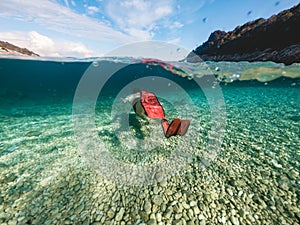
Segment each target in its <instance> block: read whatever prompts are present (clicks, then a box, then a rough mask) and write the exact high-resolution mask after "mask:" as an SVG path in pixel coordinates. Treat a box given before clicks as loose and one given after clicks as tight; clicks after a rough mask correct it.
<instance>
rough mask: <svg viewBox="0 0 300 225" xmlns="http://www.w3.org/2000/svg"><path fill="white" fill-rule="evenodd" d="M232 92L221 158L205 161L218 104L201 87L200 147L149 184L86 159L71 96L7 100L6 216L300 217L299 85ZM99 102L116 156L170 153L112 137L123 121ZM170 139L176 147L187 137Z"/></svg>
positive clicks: (147, 158) (62, 219) (42, 219)
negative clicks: (125, 180) (105, 172)
mask: <svg viewBox="0 0 300 225" xmlns="http://www.w3.org/2000/svg"><path fill="white" fill-rule="evenodd" d="M223 94H224V100H225V106H226V118H227V124H226V130H225V136H224V138H223V143H222V145H221V151H220V152H218V155H217V157H216V158H215V160H214V161H213V162H212V163H211V164H210V165H208V167H206V168H203V167H201V166H199V165H201V164H200V160H201V154H203V151H205V148H204V147H203V146H205V143H206V140H207V131H208V130H209V128H210V123H209V122H208V121H210V111H209V108H208V106H207V105H206V104H205V103H204V100H205V99H202V98H201V97H199V98H198V99H197V95H194V101H195V102H196V103H197V104H198V106H199V108H200V109H199V111H198V112H197V113H196V114H195V115H194V117H195V118H196V120H197V121H199V127H197V126H196V128H194V127H193V125H191V128H190V129H191V131H192V130H193V129H196V130H197V129H198V130H197V131H198V132H199V136H197V137H194V140H195V141H196V142H197V144H198V145H197V146H196V148H195V149H193V150H194V151H195V154H194V155H193V157H192V158H191V159H190V161H189V163H188V164H186V165H185V166H184V167H182V168H181V170H179V171H177V172H176V173H174V174H172V176H170V177H168V179H167V180H162V181H161V182H158V183H154V184H149V185H144V186H130V185H129V186H128V185H125V184H121V183H118V182H115V181H114V180H110V179H108V178H107V177H106V176H102V175H101V174H99V173H97V172H96V171H95V169H94V168H93V167H92V166H91V165H90V164H87V163H85V162H84V160H82V157H81V156H80V154H79V153H80V151H79V149H78V146H77V142H76V140H75V136H74V125H73V121H72V105H71V104H70V103H63V102H62V103H61V104H58V103H52V104H42V105H34V104H32V103H31V104H26V102H25V103H24V102H23V103H22V104H21V103H20V104H19V103H18V102H16V101H14V102H10V103H7V104H6V103H5V102H2V103H1V104H2V107H1V108H0V134H1V135H0V223H1V224H201V225H204V224H234V225H237V224H289V225H290V224H295V225H296V224H299V221H300V196H299V195H300V188H299V187H300V180H299V172H300V165H299V164H300V154H299V146H300V136H299V135H300V126H299V125H300V99H299V96H300V89H299V88H297V86H291V87H270V86H268V85H266V86H260V87H251V86H243V87H238V86H230V85H228V86H224V87H223ZM105 104H106V103H104V105H105ZM97 107H98V108H97V109H98V110H99V109H100V110H99V111H98V112H97V113H96V124H97V133H98V135H99V137H100V138H101V139H102V140H103V141H104V142H106V146H108V148H110V149H111V154H112V155H114V156H115V157H117V158H118V157H119V158H118V159H121V160H125V161H126V162H129V163H134V162H133V161H132V160H137V161H138V160H141V159H144V161H142V162H141V161H138V163H142V165H144V164H145V165H146V164H147V162H149V163H152V161H151V160H154V161H155V160H158V161H159V160H160V157H168V154H169V153H165V152H163V153H161V151H159V150H158V151H157V152H154V153H153V152H142V153H139V154H137V153H134V152H132V154H128V152H124V149H122V151H120V149H121V148H119V147H118V144H115V143H113V140H114V137H113V136H112V133H113V131H114V129H115V126H116V123H117V120H116V122H114V123H111V118H110V117H109V116H108V112H107V111H108V110H106V109H104V108H103V109H102V111H101V107H104V106H101V105H100V106H97ZM182 107H183V108H184V107H185V106H182ZM166 108H167V109H166V113H168V115H169V116H170V117H173V116H176V115H175V114H174V115H172V110H171V109H168V107H167V105H166ZM142 123H143V121H142ZM144 123H146V124H145V126H146V127H147V126H148V127H149V126H151V124H150V125H149V124H148V123H147V121H146V122H145V121H144ZM150 128H151V127H150ZM142 132H143V130H142ZM145 132H147V131H145ZM188 135H189V133H187V137H188ZM137 136H138V134H137ZM144 138H145V139H146V138H147V135H146V136H145V137H144ZM183 140H184V139H183ZM161 141H162V142H161V144H162V145H163V146H164V147H163V148H165V149H171V151H172V146H173V145H177V144H178V143H181V141H182V140H181V139H180V137H172V138H170V139H162V140H161ZM168 146H169V147H168ZM125 151H126V149H125ZM171 151H170V152H171ZM122 154H123V155H124V157H123V158H122ZM134 154H135V156H134V157H131V158H130V156H132V155H134ZM164 154H165V155H164ZM143 163H144V164H143Z"/></svg>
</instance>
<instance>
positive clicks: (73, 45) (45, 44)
mask: <svg viewBox="0 0 300 225" xmlns="http://www.w3.org/2000/svg"><path fill="white" fill-rule="evenodd" d="M0 39H1V40H4V41H7V42H10V43H11V44H14V45H17V46H19V47H24V48H27V49H29V50H31V51H33V52H35V53H37V54H39V55H40V56H47V57H68V56H72V57H91V56H99V54H98V55H97V54H96V53H95V52H93V51H92V50H89V49H88V48H87V47H86V46H85V45H84V44H82V43H79V42H71V41H64V40H53V39H51V38H50V37H47V36H45V35H42V34H40V33H38V32H36V31H30V32H2V33H0Z"/></svg>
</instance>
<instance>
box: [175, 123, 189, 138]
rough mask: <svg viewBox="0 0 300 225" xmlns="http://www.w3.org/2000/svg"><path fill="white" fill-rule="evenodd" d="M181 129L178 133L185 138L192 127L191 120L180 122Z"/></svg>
mask: <svg viewBox="0 0 300 225" xmlns="http://www.w3.org/2000/svg"><path fill="white" fill-rule="evenodd" d="M180 122H181V123H180V127H179V130H178V132H177V134H178V135H180V136H183V135H185V134H186V132H187V130H188V128H189V126H190V120H180Z"/></svg>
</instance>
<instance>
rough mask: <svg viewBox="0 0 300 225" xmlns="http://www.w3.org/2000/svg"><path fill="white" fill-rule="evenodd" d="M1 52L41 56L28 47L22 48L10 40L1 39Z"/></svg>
mask: <svg viewBox="0 0 300 225" xmlns="http://www.w3.org/2000/svg"><path fill="white" fill-rule="evenodd" d="M0 54H5V55H6V54H8V55H28V56H39V55H38V54H36V53H34V52H32V51H29V50H28V49H26V48H20V47H18V46H15V45H13V44H10V43H8V42H4V41H0Z"/></svg>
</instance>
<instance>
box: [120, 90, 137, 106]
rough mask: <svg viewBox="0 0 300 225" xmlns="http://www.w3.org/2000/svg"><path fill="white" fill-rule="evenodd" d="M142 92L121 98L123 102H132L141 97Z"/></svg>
mask: <svg viewBox="0 0 300 225" xmlns="http://www.w3.org/2000/svg"><path fill="white" fill-rule="evenodd" d="M140 97H141V94H140V93H139V92H137V93H134V94H131V95H128V96H127V97H126V98H121V100H122V102H123V103H126V102H130V103H132V102H133V101H134V100H135V99H137V98H140Z"/></svg>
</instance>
